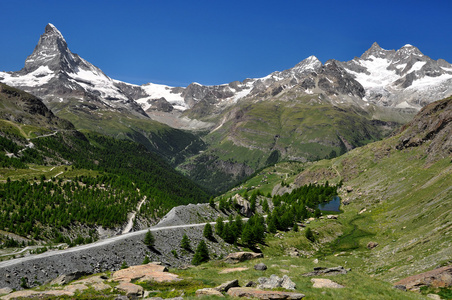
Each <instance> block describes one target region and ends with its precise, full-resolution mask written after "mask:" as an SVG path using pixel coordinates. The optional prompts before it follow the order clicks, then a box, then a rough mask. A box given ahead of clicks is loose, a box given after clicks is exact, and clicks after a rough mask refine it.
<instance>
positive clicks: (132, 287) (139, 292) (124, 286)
mask: <svg viewBox="0 0 452 300" xmlns="http://www.w3.org/2000/svg"><path fill="white" fill-rule="evenodd" d="M116 289H117V290H119V291H123V292H125V293H126V296H127V298H129V299H138V298H140V297H141V296H143V287H141V286H139V285H136V284H133V283H130V282H120V283H119V285H118V286H117V287H116Z"/></svg>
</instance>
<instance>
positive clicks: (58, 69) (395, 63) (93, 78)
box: [0, 24, 452, 116]
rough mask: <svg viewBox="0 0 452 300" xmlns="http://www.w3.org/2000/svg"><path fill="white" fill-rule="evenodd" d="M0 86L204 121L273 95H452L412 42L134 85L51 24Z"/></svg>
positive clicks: (446, 72) (404, 103) (403, 99)
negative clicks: (217, 79)
mask: <svg viewBox="0 0 452 300" xmlns="http://www.w3.org/2000/svg"><path fill="white" fill-rule="evenodd" d="M0 82H3V83H6V84H8V85H11V86H14V87H18V88H21V89H23V90H25V91H27V92H30V93H32V94H34V95H36V96H39V97H41V98H43V100H44V101H45V102H46V103H47V104H50V105H49V106H50V107H54V106H55V103H56V102H65V101H68V99H79V100H84V101H88V102H90V105H93V109H107V110H108V109H117V110H118V109H119V110H123V109H126V110H127V111H130V112H133V113H134V114H136V115H139V116H147V114H146V113H145V111H147V112H148V113H150V112H151V111H153V110H154V111H162V112H171V111H172V110H176V111H185V110H188V109H191V110H193V111H194V112H195V115H199V113H201V115H204V116H205V115H206V114H210V113H215V112H221V111H222V110H223V109H224V108H226V107H229V106H231V105H234V104H235V103H237V102H238V101H242V100H246V99H251V100H252V101H259V100H260V99H269V98H271V97H276V96H278V97H283V98H284V97H285V99H286V100H290V99H289V98H290V97H292V98H296V97H298V96H303V95H313V94H318V95H322V99H324V100H326V101H330V102H331V103H332V104H334V105H340V104H341V103H351V104H355V105H358V106H360V107H362V108H365V107H367V106H369V105H371V104H372V105H377V106H390V107H397V108H406V107H409V108H415V109H420V108H421V107H422V106H424V105H425V104H427V103H430V102H432V101H435V100H438V99H441V98H445V97H447V96H449V95H452V65H451V64H449V63H448V62H446V61H445V60H442V59H439V60H437V61H435V60H433V59H431V58H429V57H428V56H425V55H423V54H422V53H421V52H420V51H419V49H417V48H416V47H414V46H411V45H406V46H404V47H402V48H401V49H399V50H397V51H395V50H384V49H382V48H381V47H380V46H379V45H378V44H377V43H374V44H373V45H372V47H371V48H370V49H369V50H367V51H366V52H365V53H364V54H363V55H361V57H359V58H357V57H356V58H355V59H353V60H351V61H348V62H340V61H336V60H329V61H327V62H326V63H325V64H322V63H321V62H320V61H319V60H318V59H317V58H316V57H315V56H310V57H308V58H306V59H305V60H303V61H301V62H300V63H298V64H297V65H295V66H294V67H293V68H290V69H287V70H284V71H276V72H273V73H271V74H269V75H267V76H265V77H262V78H251V79H250V78H248V79H245V80H243V81H241V82H239V81H234V82H231V83H228V84H222V85H214V86H204V85H201V84H198V83H192V84H190V85H189V86H187V87H170V86H166V85H161V84H153V83H148V84H144V85H142V86H138V85H133V84H129V83H125V82H121V81H118V80H113V79H111V78H110V77H108V76H107V75H105V74H104V73H103V72H102V70H100V69H99V68H97V67H96V66H94V65H92V64H91V63H89V62H87V61H86V60H84V59H83V58H81V57H80V56H78V55H77V54H75V53H72V52H71V51H70V50H69V48H68V45H67V43H66V40H65V39H64V37H63V35H62V34H61V32H60V31H59V30H58V29H57V28H56V27H55V26H53V25H52V24H48V25H47V26H46V27H45V32H44V34H43V35H42V36H41V38H40V39H39V42H38V44H37V46H36V48H35V49H34V51H33V53H32V54H31V55H30V56H29V57H28V58H27V59H26V61H25V66H24V68H23V69H22V70H20V71H17V72H0ZM52 103H53V105H52ZM196 112H197V113H196Z"/></svg>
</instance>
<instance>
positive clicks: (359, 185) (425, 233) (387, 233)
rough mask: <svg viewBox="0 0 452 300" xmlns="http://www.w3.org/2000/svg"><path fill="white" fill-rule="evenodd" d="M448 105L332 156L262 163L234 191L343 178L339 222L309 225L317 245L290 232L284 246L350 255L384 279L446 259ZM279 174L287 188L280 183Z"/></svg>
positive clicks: (451, 205)
mask: <svg viewBox="0 0 452 300" xmlns="http://www.w3.org/2000/svg"><path fill="white" fill-rule="evenodd" d="M451 112H452V98H450V97H449V98H447V99H444V100H440V101H437V102H434V103H432V104H429V105H427V106H426V107H425V108H423V109H422V110H421V111H420V112H419V114H418V115H417V116H416V117H415V118H414V119H413V121H411V122H410V123H408V124H407V125H406V126H404V127H403V128H401V129H400V130H399V132H398V133H397V134H395V135H393V136H392V137H390V138H387V139H385V140H382V141H379V142H375V143H371V144H368V145H366V146H363V147H360V148H357V149H354V150H352V151H350V152H348V153H346V154H344V155H342V156H340V157H338V158H334V159H332V160H322V161H319V162H316V163H306V164H300V163H298V164H296V163H283V164H281V165H276V166H275V167H272V168H268V169H264V170H263V171H262V172H260V173H259V174H258V176H257V177H256V178H253V179H251V180H250V181H248V182H246V183H244V184H243V185H242V186H241V187H240V188H241V189H240V188H239V189H238V190H237V191H236V192H243V191H244V190H245V189H247V190H248V193H251V191H252V190H253V189H255V188H256V189H261V190H262V191H263V192H264V193H267V191H273V194H281V193H284V192H287V191H290V190H292V189H293V188H295V187H298V186H301V185H304V184H307V183H313V182H324V181H325V180H328V181H329V182H330V183H337V182H339V181H341V180H342V181H343V183H344V188H343V189H341V193H340V196H341V198H342V206H341V209H342V210H343V213H342V214H340V215H339V217H338V220H337V221H334V220H327V219H324V220H320V221H318V222H314V223H313V224H312V225H310V226H311V227H312V229H313V230H314V231H316V232H317V233H318V235H319V236H318V239H319V241H320V243H319V245H318V246H314V247H313V246H311V245H309V244H306V243H302V242H300V241H297V240H296V239H288V240H286V241H283V242H282V243H283V245H284V248H286V249H287V248H289V247H296V248H298V249H302V250H303V251H308V252H309V251H312V252H311V255H314V256H317V257H319V258H320V257H322V258H325V259H327V260H334V261H342V263H344V261H347V262H348V264H349V266H351V267H352V268H353V269H355V270H357V271H359V272H362V273H366V274H370V275H371V276H373V277H374V278H379V279H382V280H384V281H389V282H396V281H397V280H399V279H402V278H404V277H407V276H409V275H413V274H418V273H421V272H425V271H427V270H432V269H435V268H437V267H438V266H443V265H447V264H450V258H451V257H452V252H451V251H452V244H451V243H452V239H451V237H450V234H451V232H452V230H451V229H452V216H451V211H452V201H451V200H452V185H451V181H450V174H451V173H452V165H451V162H452V157H451V155H452V150H451V149H452V147H451V142H452V140H451V137H452V134H451V132H452V131H451V130H452V117H451V116H452V115H451ZM300 171H301V172H300ZM282 180H283V181H285V182H286V183H287V184H290V187H289V188H287V187H282V186H281V181H282ZM265 181H267V182H265ZM236 192H234V193H236ZM234 193H233V194H234ZM371 241H372V242H374V243H377V244H378V246H377V247H376V248H373V249H372V250H370V249H368V248H367V247H366V246H367V244H368V243H369V242H371ZM278 243H281V242H280V241H278ZM280 253H281V254H282V253H283V252H280ZM337 255H338V256H337Z"/></svg>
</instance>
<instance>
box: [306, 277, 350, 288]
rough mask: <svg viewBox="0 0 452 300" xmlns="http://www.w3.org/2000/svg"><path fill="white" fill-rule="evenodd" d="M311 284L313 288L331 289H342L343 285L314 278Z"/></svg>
mask: <svg viewBox="0 0 452 300" xmlns="http://www.w3.org/2000/svg"><path fill="white" fill-rule="evenodd" d="M311 282H312V283H313V285H312V287H313V288H330V289H342V288H344V286H343V285H340V284H339V283H336V282H334V281H332V280H330V279H325V278H312V279H311Z"/></svg>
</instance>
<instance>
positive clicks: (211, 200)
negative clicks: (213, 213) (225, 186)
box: [209, 197, 215, 208]
mask: <svg viewBox="0 0 452 300" xmlns="http://www.w3.org/2000/svg"><path fill="white" fill-rule="evenodd" d="M209 205H210V207H212V208H215V202H214V200H213V197H210V200H209Z"/></svg>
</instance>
